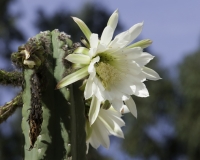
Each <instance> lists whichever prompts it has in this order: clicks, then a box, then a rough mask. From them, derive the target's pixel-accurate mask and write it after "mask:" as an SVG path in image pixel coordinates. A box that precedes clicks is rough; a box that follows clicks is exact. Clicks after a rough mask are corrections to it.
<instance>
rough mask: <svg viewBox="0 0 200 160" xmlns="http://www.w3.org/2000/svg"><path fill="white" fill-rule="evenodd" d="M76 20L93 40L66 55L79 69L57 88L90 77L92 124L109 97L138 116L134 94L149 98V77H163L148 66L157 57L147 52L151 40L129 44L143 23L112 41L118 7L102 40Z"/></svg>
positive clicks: (118, 107)
mask: <svg viewBox="0 0 200 160" xmlns="http://www.w3.org/2000/svg"><path fill="white" fill-rule="evenodd" d="M73 19H74V21H75V22H76V23H77V24H78V26H79V27H80V29H81V30H82V32H83V33H84V35H85V37H86V38H87V41H88V42H89V43H87V41H84V43H85V45H86V47H78V48H77V49H76V50H75V51H74V53H73V54H70V55H68V56H67V57H66V59H67V60H68V61H70V62H72V63H74V64H75V66H76V67H78V68H79V70H78V71H76V72H74V73H72V74H70V75H68V76H66V77H64V78H63V79H62V80H61V81H60V82H59V83H58V85H57V88H62V87H64V86H67V85H69V84H71V83H73V82H76V81H78V80H80V79H83V78H87V82H86V86H85V90H84V97H85V99H89V98H92V97H93V100H92V102H93V103H91V107H90V110H91V111H90V114H89V120H90V125H92V124H93V123H94V122H95V119H96V118H97V116H98V112H99V109H100V102H102V101H105V100H109V102H110V103H111V104H112V106H113V107H114V108H115V109H116V110H117V111H120V112H123V110H124V107H125V105H126V106H127V107H128V110H129V111H130V112H131V113H132V114H133V115H134V116H137V111H136V106H135V103H134V101H133V100H132V98H131V96H130V95H136V96H139V97H148V96H149V93H148V90H147V88H146V86H145V84H144V83H143V82H144V81H145V80H146V79H149V80H158V79H160V76H159V75H158V74H157V73H156V72H155V71H154V70H152V69H150V68H147V67H145V65H146V64H147V63H148V62H149V61H150V60H152V59H153V58H154V56H152V55H151V54H149V53H146V52H143V48H146V47H147V46H149V45H150V44H151V43H152V42H151V40H142V41H139V42H137V43H134V44H131V45H129V44H130V43H131V42H132V41H133V40H134V39H135V38H137V37H138V35H139V34H140V33H141V31H142V26H143V23H138V24H136V25H134V26H132V27H131V28H130V29H129V30H127V31H125V32H122V33H120V34H118V35H117V36H116V37H115V38H114V39H113V40H112V37H113V33H114V30H115V28H116V26H117V23H118V10H116V11H115V12H114V13H113V14H112V15H111V17H110V18H109V20H108V23H107V26H106V27H105V29H104V30H103V33H102V35H101V38H100V40H99V38H98V34H95V33H91V31H90V30H89V28H88V27H87V26H86V24H85V23H84V22H83V21H82V20H80V19H78V18H75V17H74V18H73ZM127 107H126V108H127Z"/></svg>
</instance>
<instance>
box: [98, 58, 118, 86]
mask: <svg viewBox="0 0 200 160" xmlns="http://www.w3.org/2000/svg"><path fill="white" fill-rule="evenodd" d="M95 68H96V73H97V75H98V77H99V79H100V80H101V82H102V84H103V86H104V88H105V89H106V90H109V89H110V88H111V86H112V85H113V84H114V83H116V82H117V81H119V80H120V79H121V76H120V72H119V71H118V70H117V69H115V68H114V67H113V66H112V65H110V64H109V63H104V62H99V63H97V64H96V65H95Z"/></svg>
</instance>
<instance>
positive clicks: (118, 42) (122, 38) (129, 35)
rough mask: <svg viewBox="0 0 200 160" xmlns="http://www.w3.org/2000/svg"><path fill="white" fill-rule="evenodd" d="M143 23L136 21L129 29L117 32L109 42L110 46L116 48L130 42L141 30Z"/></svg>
mask: <svg viewBox="0 0 200 160" xmlns="http://www.w3.org/2000/svg"><path fill="white" fill-rule="evenodd" d="M142 26H143V23H138V24H135V25H134V26H132V27H131V28H130V29H129V30H127V31H125V32H122V33H120V34H118V35H117V36H116V37H115V38H114V40H113V41H112V42H111V43H110V47H113V48H116V47H117V46H119V47H120V48H123V47H125V46H127V45H128V44H130V43H131V42H132V41H133V40H134V39H135V38H137V37H138V35H139V34H140V33H141V31H142Z"/></svg>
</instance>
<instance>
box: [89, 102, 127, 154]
mask: <svg viewBox="0 0 200 160" xmlns="http://www.w3.org/2000/svg"><path fill="white" fill-rule="evenodd" d="M122 126H125V123H124V121H123V120H122V119H121V113H120V112H117V111H116V110H114V108H113V107H112V106H111V107H110V108H109V109H107V110H105V109H103V108H101V109H100V111H99V114H98V116H97V118H96V121H95V122H94V123H93V124H92V125H91V126H90V125H89V121H87V122H86V135H87V139H86V144H87V152H88V149H89V144H91V145H92V146H93V147H94V148H96V149H97V148H98V147H99V146H100V145H102V146H104V147H105V148H109V146H110V140H109V135H114V136H117V137H120V138H124V134H123V131H122V130H121V127H122Z"/></svg>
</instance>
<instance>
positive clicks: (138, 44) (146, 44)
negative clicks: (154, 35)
mask: <svg viewBox="0 0 200 160" xmlns="http://www.w3.org/2000/svg"><path fill="white" fill-rule="evenodd" d="M151 44H152V41H151V40H150V39H144V40H141V41H139V42H136V43H133V44H131V45H130V46H127V48H135V47H141V48H143V49H144V48H147V47H149V46H150V45H151Z"/></svg>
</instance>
